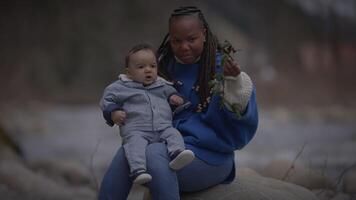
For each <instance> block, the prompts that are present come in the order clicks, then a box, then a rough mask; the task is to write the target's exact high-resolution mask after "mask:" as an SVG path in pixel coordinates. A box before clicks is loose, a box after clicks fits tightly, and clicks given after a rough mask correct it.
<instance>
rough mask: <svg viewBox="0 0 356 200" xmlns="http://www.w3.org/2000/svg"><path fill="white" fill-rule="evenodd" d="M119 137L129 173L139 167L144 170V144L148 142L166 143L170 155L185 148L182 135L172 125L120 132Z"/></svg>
mask: <svg viewBox="0 0 356 200" xmlns="http://www.w3.org/2000/svg"><path fill="white" fill-rule="evenodd" d="M121 137H122V141H123V143H122V145H123V147H124V150H125V155H126V159H127V161H128V164H129V166H130V173H133V172H135V171H137V170H140V169H144V170H146V146H147V145H148V144H150V143H154V142H164V143H166V146H167V150H168V154H169V155H170V156H171V155H172V154H173V153H175V152H176V151H182V150H184V149H185V145H184V141H183V137H182V136H181V135H180V133H179V131H178V130H177V129H175V128H173V127H168V128H166V129H164V130H162V131H158V132H152V131H130V132H129V133H121Z"/></svg>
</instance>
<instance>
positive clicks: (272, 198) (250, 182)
mask: <svg viewBox="0 0 356 200" xmlns="http://www.w3.org/2000/svg"><path fill="white" fill-rule="evenodd" d="M145 196H146V197H147V196H148V195H145ZM148 199H151V198H150V197H148V198H146V200H148ZM181 199H182V200H236V199H239V200H286V199H288V200H318V199H317V197H316V196H315V195H314V194H313V193H312V192H311V191H309V190H307V189H305V188H303V187H301V186H298V185H295V184H292V183H288V182H283V181H280V180H276V179H272V178H266V177H262V176H256V175H252V176H248V175H244V176H241V177H238V178H236V179H235V180H234V181H233V182H232V183H231V184H221V185H217V186H215V187H212V188H209V189H206V190H203V191H199V192H192V193H183V194H182V196H181Z"/></svg>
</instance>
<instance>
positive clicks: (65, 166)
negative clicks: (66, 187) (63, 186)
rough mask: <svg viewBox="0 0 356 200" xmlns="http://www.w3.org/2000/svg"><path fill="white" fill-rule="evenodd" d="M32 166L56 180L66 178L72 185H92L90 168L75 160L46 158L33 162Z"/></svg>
mask: <svg viewBox="0 0 356 200" xmlns="http://www.w3.org/2000/svg"><path fill="white" fill-rule="evenodd" d="M30 167H31V168H32V169H33V170H35V171H38V172H41V173H43V174H45V175H46V176H49V177H51V178H54V179H56V180H61V179H62V181H63V180H64V181H65V182H66V183H69V184H71V185H90V184H91V179H90V178H91V177H92V175H91V173H90V171H89V169H88V168H87V167H85V166H83V165H82V164H80V163H78V162H75V161H73V160H63V159H58V158H56V159H46V160H39V161H35V162H32V163H31V164H30Z"/></svg>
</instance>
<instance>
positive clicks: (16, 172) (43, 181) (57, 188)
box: [0, 160, 96, 200]
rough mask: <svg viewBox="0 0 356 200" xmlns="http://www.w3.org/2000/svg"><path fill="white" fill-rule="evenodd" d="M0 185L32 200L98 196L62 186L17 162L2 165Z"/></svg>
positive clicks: (83, 188) (84, 188)
mask: <svg viewBox="0 0 356 200" xmlns="http://www.w3.org/2000/svg"><path fill="white" fill-rule="evenodd" d="M0 183H2V184H4V185H5V186H6V187H7V188H8V189H9V190H15V191H16V193H19V194H23V196H26V197H27V196H30V197H33V198H30V199H50V200H71V199H76V200H91V199H95V196H96V195H95V192H94V191H93V190H90V189H88V188H86V187H74V186H66V185H61V184H59V183H57V182H55V181H53V180H52V179H49V178H48V177H45V176H44V175H42V174H38V173H35V172H33V171H31V170H30V169H28V168H27V167H26V166H25V165H24V164H23V163H21V162H18V161H15V160H12V161H11V160H8V161H6V162H1V163H0ZM26 199H27V198H26Z"/></svg>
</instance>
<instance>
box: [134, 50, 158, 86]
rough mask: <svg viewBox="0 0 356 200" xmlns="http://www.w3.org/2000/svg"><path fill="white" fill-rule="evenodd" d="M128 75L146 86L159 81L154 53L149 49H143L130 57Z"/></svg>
mask: <svg viewBox="0 0 356 200" xmlns="http://www.w3.org/2000/svg"><path fill="white" fill-rule="evenodd" d="M127 75H128V76H129V78H131V79H132V80H134V81H136V82H139V83H142V84H143V85H144V86H147V85H150V84H152V83H153V82H155V80H156V79H157V61H156V56H155V55H154V53H153V52H152V51H151V50H149V49H143V50H140V51H137V52H136V53H134V54H132V55H130V58H129V64H128V66H127Z"/></svg>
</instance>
